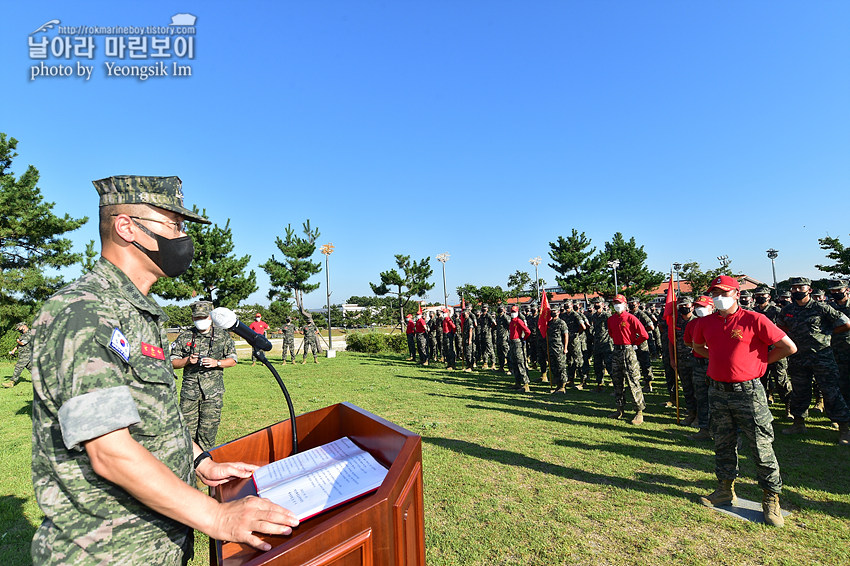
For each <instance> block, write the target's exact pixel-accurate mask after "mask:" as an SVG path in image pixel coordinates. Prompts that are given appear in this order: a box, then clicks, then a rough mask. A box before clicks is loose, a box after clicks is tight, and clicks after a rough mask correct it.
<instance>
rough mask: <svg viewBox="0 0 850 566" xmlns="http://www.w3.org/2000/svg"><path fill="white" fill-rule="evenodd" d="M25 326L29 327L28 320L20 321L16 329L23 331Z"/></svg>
mask: <svg viewBox="0 0 850 566" xmlns="http://www.w3.org/2000/svg"><path fill="white" fill-rule="evenodd" d="M24 328H29V326H27V323H26V322H19V323H18V324H16V325H15V330H17V331H21V330H23V329H24Z"/></svg>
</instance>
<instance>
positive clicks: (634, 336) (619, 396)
mask: <svg viewBox="0 0 850 566" xmlns="http://www.w3.org/2000/svg"><path fill="white" fill-rule="evenodd" d="M612 303H613V305H614V314H613V315H611V316H610V317H608V320H607V321H606V323H607V324H608V334H609V336H611V340H612V341H613V342H614V355H613V356H612V358H611V369H612V370H614V372H613V373H612V374H611V381H612V382H613V383H614V400H615V403H616V404H617V408H616V410H615V411H614V412H613V413H611V414H610V415H608V416H609V417H611V418H612V419H622V418H623V414H624V411H625V408H626V397H625V383H626V382H627V381H628V383H629V389H630V390H631V392H632V398H633V399H634V402H635V407H636V408H637V413H635V416H634V418H632V420H631V423H632V424H633V425H641V424H643V410H644V409H646V403H645V402H644V400H643V390H642V389H641V387H640V366H639V365H638V359H637V355H636V354H635V351H636V350H637V348H638V346H639V345H640V344H642V343H644V342H646V340H647V339H648V338H649V334H647V333H646V328H644V326H643V324H641V322H640V320H638V318H637V317H636V316H635V315H633V314H631V313H630V312H628V306H627V305H626V298H625V297H624V296H623V295H617V296H616V297H614V300H613V301H612Z"/></svg>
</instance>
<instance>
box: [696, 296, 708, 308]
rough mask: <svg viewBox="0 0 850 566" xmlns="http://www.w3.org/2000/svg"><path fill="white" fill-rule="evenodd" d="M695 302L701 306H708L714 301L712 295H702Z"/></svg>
mask: <svg viewBox="0 0 850 566" xmlns="http://www.w3.org/2000/svg"><path fill="white" fill-rule="evenodd" d="M694 304H697V305H699V306H701V307H708V306H711V305H712V304H713V302H712V300H711V297H709V296H708V295H702V296H701V297H700V298H699V299H697V300H696V301H694Z"/></svg>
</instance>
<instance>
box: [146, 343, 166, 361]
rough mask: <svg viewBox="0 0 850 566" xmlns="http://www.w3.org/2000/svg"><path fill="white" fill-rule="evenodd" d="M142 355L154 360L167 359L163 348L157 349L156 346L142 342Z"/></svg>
mask: <svg viewBox="0 0 850 566" xmlns="http://www.w3.org/2000/svg"><path fill="white" fill-rule="evenodd" d="M142 355H143V356H147V357H149V358H154V359H155V360H164V359H165V352H163V351H162V348H157V347H156V346H153V345H151V344H146V343H144V342H142Z"/></svg>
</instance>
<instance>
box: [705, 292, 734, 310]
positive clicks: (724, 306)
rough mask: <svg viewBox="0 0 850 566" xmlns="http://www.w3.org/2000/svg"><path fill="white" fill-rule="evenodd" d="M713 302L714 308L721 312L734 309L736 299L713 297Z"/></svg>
mask: <svg viewBox="0 0 850 566" xmlns="http://www.w3.org/2000/svg"><path fill="white" fill-rule="evenodd" d="M711 300H712V302H714V308H716V309H717V310H719V311H727V310H729V309H731V308H732V305H734V304H735V297H723V296H718V297H713V298H712V299H711Z"/></svg>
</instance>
